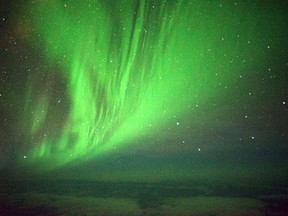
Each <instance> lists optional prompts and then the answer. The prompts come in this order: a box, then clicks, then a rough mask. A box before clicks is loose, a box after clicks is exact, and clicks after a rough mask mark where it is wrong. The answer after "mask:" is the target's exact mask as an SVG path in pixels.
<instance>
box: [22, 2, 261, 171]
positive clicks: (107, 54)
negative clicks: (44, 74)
mask: <svg viewBox="0 0 288 216" xmlns="http://www.w3.org/2000/svg"><path fill="white" fill-rule="evenodd" d="M165 2H166V3H165ZM211 4H212V3H203V2H202V1H201V4H200V3H199V2H198V1H180V0H179V1H172V0H171V1H144V0H143V1H141V0H139V1H135V0H133V1H132V0H115V1H100V0H99V1H89V0H81V1H66V3H65V2H63V1H57V0H53V1H35V3H34V4H32V3H31V5H30V10H29V13H30V12H31V13H30V14H29V16H31V20H32V23H34V24H35V25H34V27H33V30H34V32H35V35H33V37H34V39H33V40H32V41H33V42H34V43H35V44H36V43H39V39H41V41H43V47H44V49H45V55H46V57H47V61H48V62H49V64H51V65H53V64H55V63H56V62H57V61H61V72H59V73H61V74H59V77H61V78H62V79H63V80H64V81H65V82H66V88H67V89H66V93H67V94H68V98H69V100H70V101H69V102H70V107H69V108H68V109H67V119H66V121H65V122H63V127H62V128H61V131H59V135H58V136H47V137H42V138H41V139H37V141H33V140H31V137H33V136H34V135H35V134H37V133H39V131H41V130H42V129H41V128H43V127H47V125H48V127H49V123H50V122H49V114H48V107H49V104H50V103H51V101H52V100H55V99H53V98H52V97H49V96H51V95H49V90H48V91H45V92H43V93H42V94H43V95H44V96H42V97H37V99H36V100H34V101H33V102H29V101H31V97H33V96H31V95H33V91H36V89H32V90H31V87H30V89H29V91H28V92H27V98H26V99H27V103H26V109H25V116H26V117H27V116H28V117H27V119H28V120H27V123H28V125H30V129H29V130H28V131H29V133H28V136H27V145H26V149H28V151H29V152H30V153H29V154H27V160H26V161H27V162H28V163H29V162H31V163H32V164H37V165H38V166H39V167H42V168H45V169H53V168H57V167H59V166H63V165H65V164H67V163H69V162H73V161H76V160H78V159H80V158H81V159H83V158H85V159H89V158H92V157H95V156H98V155H101V154H104V153H107V152H109V151H114V149H115V148H116V149H117V148H118V147H119V146H120V145H125V143H128V142H130V143H131V140H132V141H133V140H134V139H136V138H140V137H145V136H146V135H147V134H149V133H152V132H154V131H155V130H156V129H157V128H160V127H164V126H165V123H167V122H169V121H171V119H172V117H173V116H181V115H185V114H186V113H187V110H189V109H190V107H191V106H193V107H195V105H196V104H197V103H198V102H199V101H202V100H205V98H206V96H207V95H209V94H219V93H217V92H215V87H216V86H218V84H219V82H225V81H229V80H232V79H233V78H235V77H236V76H237V74H233V71H235V70H243V68H245V67H247V65H249V64H247V63H246V65H241V62H242V59H243V58H245V57H247V56H248V53H249V55H254V57H255V56H256V55H257V53H258V54H259V52H257V51H258V49H257V48H255V47H254V48H253V47H248V46H247V41H245V40H243V42H242V44H238V42H237V34H238V32H239V31H240V32H243V30H244V27H245V26H240V27H239V26H238V27H237V23H238V21H239V20H238V19H237V18H235V16H234V15H235V14H233V13H232V12H231V8H232V7H233V4H232V3H231V7H230V6H229V7H226V8H219V7H218V5H217V4H216V3H214V4H213V5H212V6H211ZM212 8H213V9H212ZM223 14H224V18H223ZM252 14H253V13H252ZM236 17H237V16H236ZM215 20H218V21H219V23H220V24H221V25H220V26H217V25H216V24H217V23H216V21H215ZM249 22H250V21H247V22H246V24H250V25H254V24H253V23H249ZM239 28H240V29H239ZM241 28H242V29H241ZM246 32H247V33H246V34H244V35H243V34H242V35H241V37H244V38H245V37H247V36H248V34H249V31H246ZM38 34H39V35H40V36H39V37H38V36H37V35H38ZM222 38H224V40H223V39H222ZM236 56H238V57H239V56H240V57H239V58H238V59H237V58H236ZM231 58H232V59H233V61H234V62H233V64H231V62H230V61H231ZM216 74H217V75H216ZM28 85H30V84H28ZM63 94H64V93H63ZM50 109H53V111H54V113H57V108H55V107H53V108H51V106H50ZM31 110H32V111H33V115H31V114H30V113H31ZM54 115H57V114H54ZM30 143H33V145H32V144H30ZM135 144H137V143H135Z"/></svg>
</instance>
